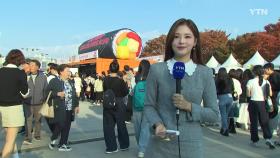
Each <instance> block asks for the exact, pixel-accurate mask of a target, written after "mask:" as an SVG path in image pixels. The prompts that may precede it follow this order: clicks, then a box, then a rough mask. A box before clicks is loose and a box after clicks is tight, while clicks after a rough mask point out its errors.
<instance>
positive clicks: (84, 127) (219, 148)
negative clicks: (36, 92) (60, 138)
mask: <svg viewBox="0 0 280 158" xmlns="http://www.w3.org/2000/svg"><path fill="white" fill-rule="evenodd" d="M80 107H81V113H80V114H79V116H78V117H77V119H76V121H75V122H74V123H73V124H72V128H71V131H70V138H69V141H70V143H71V144H72V145H71V146H72V148H73V151H71V152H59V151H57V150H53V151H50V150H49V149H48V147H47V144H48V143H49V131H48V129H47V127H46V124H45V122H43V132H42V138H43V139H42V140H41V141H33V144H32V145H23V144H22V140H23V136H21V135H19V136H18V139H17V145H18V148H19V157H20V158H53V157H59V158H76V157H79V158H92V157H95V158H113V157H114V158H123V157H125V158H134V157H136V155H137V147H136V143H135V138H134V136H133V125H132V124H128V130H129V133H130V135H131V136H130V143H131V146H130V149H129V150H128V151H119V152H118V153H114V154H109V155H108V154H105V153H104V150H105V144H104V139H103V132H102V108H101V107H97V106H93V105H91V104H90V103H88V102H81V104H80ZM203 131H204V143H205V157H207V158H224V157H226V158H237V157H238V158H247V157H252V158H270V157H271V158H276V157H279V155H280V148H277V149H275V150H270V149H268V147H267V146H266V145H265V144H264V141H263V140H261V141H260V142H259V146H258V147H257V148H255V147H251V146H250V145H249V139H250V136H249V133H248V131H243V130H238V134H236V135H230V137H223V136H221V135H220V134H219V129H218V128H217V127H204V128H203ZM2 132H3V131H1V133H2ZM2 143H3V134H1V135H0V146H2Z"/></svg>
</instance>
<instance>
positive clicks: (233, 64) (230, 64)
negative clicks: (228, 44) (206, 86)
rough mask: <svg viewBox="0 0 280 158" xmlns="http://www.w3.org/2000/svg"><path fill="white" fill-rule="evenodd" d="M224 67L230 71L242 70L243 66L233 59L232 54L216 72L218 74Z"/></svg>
mask: <svg viewBox="0 0 280 158" xmlns="http://www.w3.org/2000/svg"><path fill="white" fill-rule="evenodd" d="M221 67H224V68H226V69H227V71H229V70H230V69H242V70H243V68H242V65H241V64H239V63H238V61H237V60H236V59H235V58H234V57H233V55H232V54H230V56H229V57H228V58H227V60H226V61H225V62H224V63H223V64H222V65H221V66H219V67H217V68H216V69H215V70H216V72H217V71H218V70H219V69H220V68H221Z"/></svg>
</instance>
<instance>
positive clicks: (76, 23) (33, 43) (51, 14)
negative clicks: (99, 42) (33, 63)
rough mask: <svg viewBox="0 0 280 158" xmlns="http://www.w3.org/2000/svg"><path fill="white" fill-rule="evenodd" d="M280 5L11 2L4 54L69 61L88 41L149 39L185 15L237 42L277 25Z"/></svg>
mask: <svg viewBox="0 0 280 158" xmlns="http://www.w3.org/2000/svg"><path fill="white" fill-rule="evenodd" d="M279 6H280V1H279V0H138V1H131V0H118V1H117V0H102V1H101V0H45V1H43V0H24V1H21V0H6V1H1V5H0V54H3V55H5V54H7V52H8V51H9V50H10V49H12V48H39V49H40V51H42V52H43V53H47V54H48V55H49V56H51V57H56V58H64V57H68V56H71V55H75V54H77V47H78V46H79V45H80V44H81V43H82V42H83V41H85V40H87V39H89V38H91V37H94V36H96V35H99V34H101V33H106V32H110V31H113V30H116V29H119V28H124V27H126V28H130V29H132V30H134V31H136V32H137V33H139V34H140V36H141V37H142V39H143V41H147V40H149V39H152V38H155V37H157V36H159V35H161V34H166V33H167V32H168V30H169V28H170V26H171V25H172V23H173V22H174V21H175V20H177V19H178V18H181V17H184V18H190V19H192V20H193V21H194V22H195V23H196V24H197V26H198V28H199V30H200V31H204V30H205V29H215V30H224V31H226V32H227V33H228V34H231V36H230V37H231V38H234V37H236V36H237V35H241V34H243V33H246V32H254V31H263V27H264V26H265V25H267V24H269V23H276V22H277V20H278V19H279V18H280V11H279ZM257 9H260V12H259V13H258V11H257ZM261 11H263V12H261Z"/></svg>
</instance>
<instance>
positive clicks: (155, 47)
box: [141, 35, 166, 57]
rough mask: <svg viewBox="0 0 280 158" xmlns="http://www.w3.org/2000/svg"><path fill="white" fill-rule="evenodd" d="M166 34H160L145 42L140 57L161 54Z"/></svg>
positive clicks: (163, 49)
mask: <svg viewBox="0 0 280 158" xmlns="http://www.w3.org/2000/svg"><path fill="white" fill-rule="evenodd" d="M165 41H166V35H161V36H159V37H157V38H154V39H151V40H149V41H148V42H146V45H145V47H144V49H143V53H141V57H146V56H156V55H163V54H164V51H165Z"/></svg>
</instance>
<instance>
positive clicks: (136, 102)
mask: <svg viewBox="0 0 280 158" xmlns="http://www.w3.org/2000/svg"><path fill="white" fill-rule="evenodd" d="M145 94H146V81H139V82H138V83H137V84H136V85H135V88H134V94H133V107H134V108H135V109H136V110H138V111H142V110H143V108H144V100H145Z"/></svg>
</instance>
